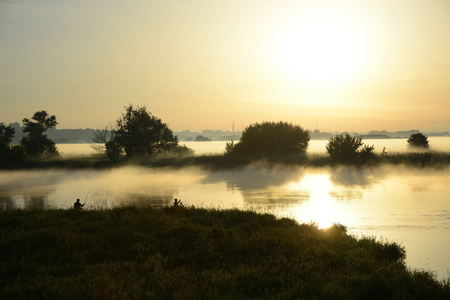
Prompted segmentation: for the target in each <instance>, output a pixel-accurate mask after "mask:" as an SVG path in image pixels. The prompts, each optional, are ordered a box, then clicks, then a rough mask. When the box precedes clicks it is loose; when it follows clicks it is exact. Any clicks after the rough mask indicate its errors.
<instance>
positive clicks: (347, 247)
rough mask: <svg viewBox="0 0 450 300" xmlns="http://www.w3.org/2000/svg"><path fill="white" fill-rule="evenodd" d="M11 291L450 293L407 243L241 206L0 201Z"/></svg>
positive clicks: (275, 295)
mask: <svg viewBox="0 0 450 300" xmlns="http://www.w3.org/2000/svg"><path fill="white" fill-rule="evenodd" d="M0 229H1V235H0V236H1V244H0V260H1V264H0V265H1V268H0V272H1V274H0V278H1V279H2V280H1V282H2V283H1V285H2V288H1V289H0V298H2V299H18V298H23V299H57V298H59V299H61V298H64V299H80V298H84V299H104V298H108V299H213V298H214V299H302V298H305V299H306V298H307V299H323V298H327V299H330V298H331V299H424V298H427V299H449V297H450V281H449V280H447V281H438V280H436V277H435V276H434V275H433V274H432V273H429V272H424V271H417V270H410V269H408V268H407V267H406V266H405V250H404V249H403V248H402V247H401V246H399V245H398V244H395V243H388V242H380V241H376V240H375V238H371V237H363V238H359V239H357V238H355V237H353V236H351V235H349V234H348V233H347V232H346V228H345V227H344V226H342V225H334V226H333V227H331V228H329V229H327V230H320V229H318V228H317V226H316V225H315V224H298V223H297V222H296V221H294V220H292V219H287V218H276V217H275V216H273V215H271V214H259V213H255V212H251V211H240V210H237V209H231V210H218V209H199V208H194V207H188V208H186V207H182V206H176V207H175V206H173V207H164V208H159V209H155V208H148V207H147V208H141V207H133V206H130V207H120V208H114V209H101V210H86V211H83V210H74V209H69V210H22V209H14V210H4V211H0Z"/></svg>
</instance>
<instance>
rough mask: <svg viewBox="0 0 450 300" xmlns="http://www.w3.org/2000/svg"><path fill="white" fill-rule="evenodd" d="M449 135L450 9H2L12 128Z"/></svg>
mask: <svg viewBox="0 0 450 300" xmlns="http://www.w3.org/2000/svg"><path fill="white" fill-rule="evenodd" d="M129 103H132V104H135V105H141V106H142V105H146V106H147V108H148V110H149V111H150V112H152V113H153V114H154V115H155V116H157V117H159V118H161V119H162V120H163V121H164V122H166V123H167V124H168V125H169V127H170V128H171V129H173V130H174V131H181V130H187V129H189V130H192V131H198V130H202V129H222V130H231V126H232V122H233V120H234V121H235V124H236V125H235V127H236V130H240V129H241V128H240V127H241V124H243V126H244V127H245V126H247V125H249V124H251V123H254V122H262V121H280V120H282V121H289V122H293V123H295V124H300V125H301V126H302V127H304V128H306V129H311V130H313V129H315V128H316V124H317V126H318V128H319V129H320V130H322V131H368V130H388V131H396V130H409V129H419V130H422V131H433V130H439V131H450V1H448V0H390V1H387V0H364V1H346V0H344V1H331V0H328V1H325V0H324V1H321V0H314V1H313V0H303V1H302V0H297V1H287V0H277V1H273V0H272V1H264V0H238V1H236V0H227V1H219V0H180V1H175V0H164V1H149V0H145V1H135V0H130V1H113V0H103V1H95V0H89V1H61V0H43V1H34V0H23V1H21V0H11V1H10V0H0V104H1V110H0V122H4V123H11V122H21V120H22V119H23V118H25V117H26V118H29V117H31V116H32V115H33V114H34V112H36V111H38V110H46V111H47V112H48V113H49V114H52V115H56V118H57V120H58V122H59V123H60V124H59V125H58V126H57V128H104V127H105V126H107V125H108V124H112V123H114V121H115V120H116V119H117V118H118V117H119V116H120V114H121V113H122V112H124V106H127V105H128V104H129Z"/></svg>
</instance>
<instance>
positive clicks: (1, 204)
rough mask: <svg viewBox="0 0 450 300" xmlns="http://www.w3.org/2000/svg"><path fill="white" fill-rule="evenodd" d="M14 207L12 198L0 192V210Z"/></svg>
mask: <svg viewBox="0 0 450 300" xmlns="http://www.w3.org/2000/svg"><path fill="white" fill-rule="evenodd" d="M14 207H15V203H14V200H13V197H12V196H11V195H8V194H4V193H3V191H0V209H10V208H14Z"/></svg>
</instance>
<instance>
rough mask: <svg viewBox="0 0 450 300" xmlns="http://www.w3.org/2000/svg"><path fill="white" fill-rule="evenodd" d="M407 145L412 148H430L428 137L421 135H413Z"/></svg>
mask: <svg viewBox="0 0 450 300" xmlns="http://www.w3.org/2000/svg"><path fill="white" fill-rule="evenodd" d="M407 143H408V145H409V146H410V147H414V148H424V149H428V148H430V145H429V143H428V137H427V136H425V135H423V134H422V133H414V134H411V136H410V137H409V138H408V140H407Z"/></svg>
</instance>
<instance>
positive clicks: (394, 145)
mask: <svg viewBox="0 0 450 300" xmlns="http://www.w3.org/2000/svg"><path fill="white" fill-rule="evenodd" d="M406 140H407V139H374V140H368V139H366V140H363V143H365V144H367V145H369V146H372V145H373V146H374V147H375V152H377V153H381V152H382V151H383V148H384V149H385V151H386V152H388V153H393V152H406V151H408V147H407V142H406ZM428 141H429V142H430V147H431V149H432V150H434V151H447V152H449V151H450V137H429V138H428ZM226 143H227V142H224V141H213V142H180V145H186V146H188V147H189V148H191V149H193V150H194V151H195V154H197V155H202V154H222V153H224V151H225V145H226ZM327 143H328V140H311V141H310V142H309V147H308V153H309V154H313V153H326V149H325V145H326V144H327ZM56 146H57V148H58V150H59V152H61V153H62V155H80V154H85V155H89V154H93V153H95V151H94V150H93V149H92V147H91V145H90V144H57V145H56Z"/></svg>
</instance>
